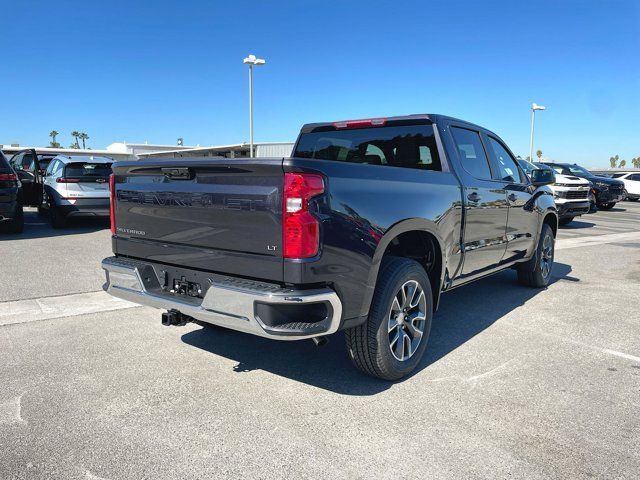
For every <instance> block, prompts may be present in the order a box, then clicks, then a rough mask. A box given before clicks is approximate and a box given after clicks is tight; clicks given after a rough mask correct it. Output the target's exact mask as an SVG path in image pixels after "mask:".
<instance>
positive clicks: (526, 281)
mask: <svg viewBox="0 0 640 480" xmlns="http://www.w3.org/2000/svg"><path fill="white" fill-rule="evenodd" d="M554 252H555V238H554V237H553V230H551V227H550V226H549V225H547V224H546V223H545V224H544V225H542V231H541V232H540V240H538V247H537V249H536V255H535V256H534V257H533V258H532V259H531V260H529V261H528V262H526V263H523V264H522V265H520V266H518V280H519V281H520V283H522V284H523V285H526V286H528V287H536V288H544V287H546V286H547V285H549V280H551V270H552V269H553V257H554Z"/></svg>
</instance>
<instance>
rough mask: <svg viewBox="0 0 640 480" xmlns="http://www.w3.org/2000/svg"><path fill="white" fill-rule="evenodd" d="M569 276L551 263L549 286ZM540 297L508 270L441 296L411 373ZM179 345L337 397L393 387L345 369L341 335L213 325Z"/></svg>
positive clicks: (566, 267) (347, 363)
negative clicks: (270, 335)
mask: <svg viewBox="0 0 640 480" xmlns="http://www.w3.org/2000/svg"><path fill="white" fill-rule="evenodd" d="M570 272H571V267H570V266H569V265H565V264H562V263H555V265H554V268H553V274H552V275H553V278H552V284H553V283H555V282H558V281H572V282H578V281H579V279H577V278H574V277H570V276H569V273H570ZM541 293H542V294H549V293H545V290H537V289H533V288H528V287H524V286H521V285H520V284H518V283H517V279H516V274H515V272H514V271H512V270H508V271H505V272H501V273H499V274H496V275H493V276H491V277H488V278H486V279H484V280H481V281H479V282H475V283H473V284H471V285H468V286H465V287H460V288H457V289H455V290H453V291H451V292H449V293H446V294H444V295H443V296H442V299H441V303H440V309H439V310H438V312H437V313H436V315H435V316H434V319H433V324H432V328H431V335H430V337H429V346H428V348H427V351H426V353H425V356H424V357H423V359H422V362H421V363H420V365H419V366H418V368H416V370H415V372H414V373H413V375H416V374H418V373H419V372H420V371H422V370H423V369H424V368H426V367H428V366H429V365H431V364H432V363H435V362H437V361H438V360H439V359H441V358H442V357H444V356H445V355H447V354H448V353H449V352H451V351H453V350H455V349H456V348H458V347H459V346H460V345H462V344H464V343H465V342H467V341H468V340H470V339H471V338H473V337H474V336H476V335H477V334H478V333H480V332H482V331H483V330H485V329H486V328H489V327H490V326H491V325H492V324H493V323H495V322H496V321H497V320H499V319H500V318H502V317H503V316H504V315H506V314H507V313H509V312H511V311H512V310H514V309H515V308H517V307H519V306H522V305H523V304H524V303H525V302H527V300H529V299H531V298H532V297H534V296H535V295H537V294H541ZM182 341H183V342H185V343H187V344H188V345H191V346H194V347H197V348H200V349H202V350H205V351H207V352H210V353H213V354H214V355H220V356H222V357H225V358H228V359H230V360H234V361H236V362H238V363H237V365H236V366H235V367H234V371H235V372H237V373H245V372H250V371H253V370H263V371H267V372H270V373H273V374H275V375H279V376H282V377H286V378H289V379H292V380H296V381H299V382H303V383H306V384H309V385H313V386H315V387H318V388H322V389H325V390H329V391H332V392H335V393H339V394H342V395H358V396H366V395H375V394H377V393H380V392H382V391H384V390H387V389H388V388H390V387H391V386H392V385H393V383H390V382H385V381H381V380H377V379H374V378H370V377H368V376H366V375H364V374H362V373H360V372H359V371H358V370H356V369H355V367H353V366H352V365H351V361H350V360H349V358H348V355H347V351H346V347H345V342H344V335H343V333H342V332H338V333H337V334H335V335H333V336H332V337H331V339H330V342H329V343H328V344H327V345H325V346H323V347H316V346H315V345H314V344H313V342H312V341H310V340H309V341H305V340H302V341H294V342H284V341H283V342H280V341H274V340H267V339H264V338H260V337H256V336H253V335H249V334H244V333H240V332H235V331H232V330H227V329H224V328H217V327H213V328H211V327H204V328H202V329H198V330H194V331H191V332H189V333H187V334H185V335H183V336H182ZM413 375H411V376H413ZM411 376H410V377H407V379H408V378H411ZM405 380H406V379H405Z"/></svg>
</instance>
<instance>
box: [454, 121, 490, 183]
mask: <svg viewBox="0 0 640 480" xmlns="http://www.w3.org/2000/svg"><path fill="white" fill-rule="evenodd" d="M451 134H452V135H453V140H454V142H455V144H456V148H457V149H458V154H459V155H460V161H461V162H462V166H463V167H464V169H465V170H466V171H467V172H469V173H470V174H471V175H473V176H474V177H476V178H483V179H487V180H490V179H491V169H490V168H489V161H488V160H487V155H486V154H485V152H484V147H483V146H482V141H481V140H480V134H479V133H478V132H474V131H472V130H467V129H466V128H458V127H452V128H451Z"/></svg>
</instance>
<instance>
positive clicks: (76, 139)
mask: <svg viewBox="0 0 640 480" xmlns="http://www.w3.org/2000/svg"><path fill="white" fill-rule="evenodd" d="M71 136H72V137H73V138H75V145H76V148H80V144H79V143H78V138H79V137H80V132H79V131H77V130H74V131H73V132H71Z"/></svg>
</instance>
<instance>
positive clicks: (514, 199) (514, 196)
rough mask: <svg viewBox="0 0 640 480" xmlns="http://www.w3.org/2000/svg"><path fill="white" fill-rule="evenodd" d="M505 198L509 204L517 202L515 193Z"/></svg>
mask: <svg viewBox="0 0 640 480" xmlns="http://www.w3.org/2000/svg"><path fill="white" fill-rule="evenodd" d="M507 198H508V199H509V201H510V202H515V201H516V200H518V196H517V195H516V194H515V193H511V194H510V195H509V196H508V197H507Z"/></svg>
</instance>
